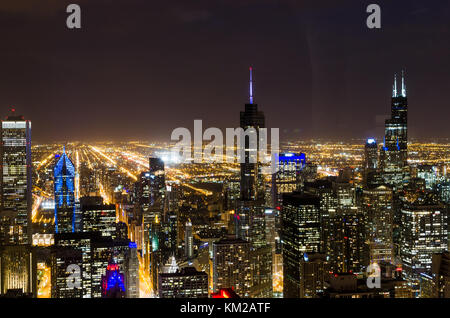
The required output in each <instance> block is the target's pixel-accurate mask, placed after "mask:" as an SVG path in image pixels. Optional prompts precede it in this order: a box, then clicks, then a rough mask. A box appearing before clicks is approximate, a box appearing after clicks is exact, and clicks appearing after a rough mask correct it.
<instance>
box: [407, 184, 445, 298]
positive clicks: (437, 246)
mask: <svg viewBox="0 0 450 318" xmlns="http://www.w3.org/2000/svg"><path fill="white" fill-rule="evenodd" d="M408 199H409V200H408V201H406V202H405V203H404V204H403V207H402V208H401V244H400V256H401V260H402V264H403V273H405V275H406V278H407V279H409V281H410V282H412V284H413V285H415V286H416V288H415V289H414V292H415V293H417V292H418V288H417V285H416V283H417V281H418V278H419V275H420V273H429V272H431V265H432V256H433V254H434V253H442V252H444V251H446V250H447V249H448V221H447V213H448V212H447V209H446V207H445V206H444V205H443V204H442V203H440V202H439V201H437V200H436V199H435V197H434V194H432V193H428V192H424V193H421V195H419V196H414V197H410V198H408Z"/></svg>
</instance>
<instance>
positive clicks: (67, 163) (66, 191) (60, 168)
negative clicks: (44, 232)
mask: <svg viewBox="0 0 450 318" xmlns="http://www.w3.org/2000/svg"><path fill="white" fill-rule="evenodd" d="M54 178H55V179H54V191H55V232H56V233H67V232H75V166H74V165H73V163H72V161H71V160H70V159H69V157H68V156H67V154H66V150H65V148H64V151H63V154H62V155H61V157H60V158H59V160H58V161H57V162H56V165H55V169H54Z"/></svg>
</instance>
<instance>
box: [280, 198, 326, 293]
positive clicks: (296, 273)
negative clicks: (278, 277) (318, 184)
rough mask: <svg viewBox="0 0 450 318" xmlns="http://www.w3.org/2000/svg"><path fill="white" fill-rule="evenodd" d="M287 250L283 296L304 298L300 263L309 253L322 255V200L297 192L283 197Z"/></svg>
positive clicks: (284, 242)
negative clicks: (301, 286) (301, 287)
mask: <svg viewBox="0 0 450 318" xmlns="http://www.w3.org/2000/svg"><path fill="white" fill-rule="evenodd" d="M281 229H282V230H281V241H282V249H283V297H285V298H299V297H300V282H301V279H302V277H301V276H300V263H301V262H302V260H303V259H304V254H305V253H310V252H319V251H320V246H321V219H320V200H319V198H318V197H316V196H312V195H308V194H302V193H300V192H293V193H288V194H283V207H282V210H281Z"/></svg>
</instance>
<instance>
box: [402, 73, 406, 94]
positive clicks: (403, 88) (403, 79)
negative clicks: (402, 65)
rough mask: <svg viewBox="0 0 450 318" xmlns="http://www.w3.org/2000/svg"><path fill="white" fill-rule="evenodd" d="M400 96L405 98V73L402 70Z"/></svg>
mask: <svg viewBox="0 0 450 318" xmlns="http://www.w3.org/2000/svg"><path fill="white" fill-rule="evenodd" d="M402 96H403V97H406V85H405V71H403V70H402Z"/></svg>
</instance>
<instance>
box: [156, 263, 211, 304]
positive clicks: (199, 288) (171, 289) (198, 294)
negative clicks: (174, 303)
mask: <svg viewBox="0 0 450 318" xmlns="http://www.w3.org/2000/svg"><path fill="white" fill-rule="evenodd" d="M158 284H159V287H158V293H159V298H208V274H206V273H205V272H199V271H197V270H196V269H195V267H183V268H182V269H181V270H178V271H177V272H175V273H161V274H159V278H158Z"/></svg>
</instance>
